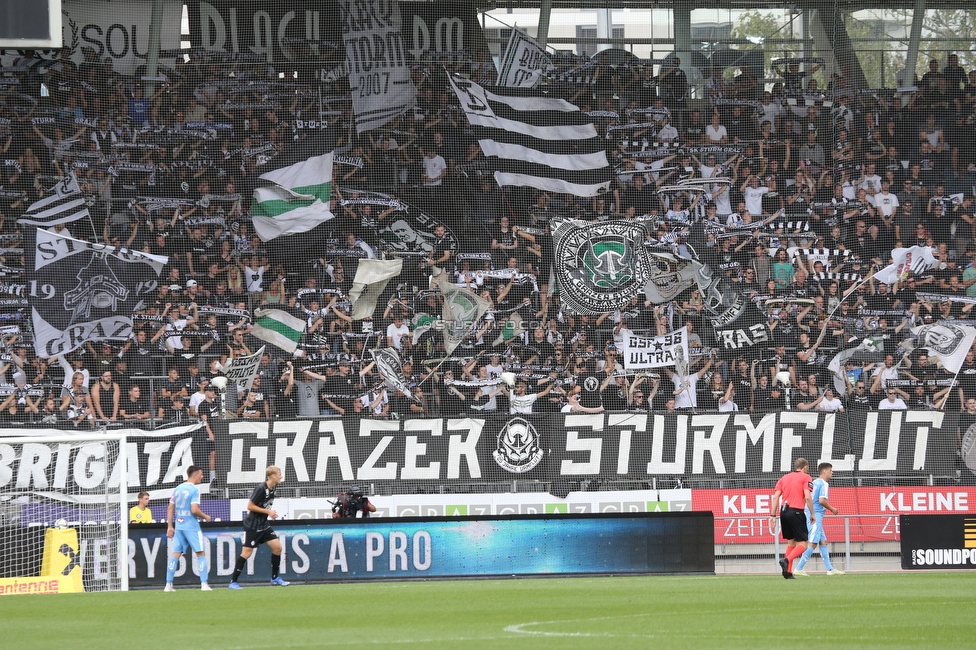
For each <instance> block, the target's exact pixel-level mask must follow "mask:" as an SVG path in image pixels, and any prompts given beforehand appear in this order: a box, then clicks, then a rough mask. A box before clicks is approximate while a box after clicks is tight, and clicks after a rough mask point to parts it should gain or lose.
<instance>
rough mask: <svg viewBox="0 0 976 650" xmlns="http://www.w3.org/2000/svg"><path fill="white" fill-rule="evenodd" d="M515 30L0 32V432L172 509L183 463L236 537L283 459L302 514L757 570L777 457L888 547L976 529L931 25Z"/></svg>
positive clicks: (211, 22)
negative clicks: (924, 529)
mask: <svg viewBox="0 0 976 650" xmlns="http://www.w3.org/2000/svg"><path fill="white" fill-rule="evenodd" d="M339 4H348V3H339ZM512 4H519V6H518V7H511V8H510V9H511V11H508V9H509V7H507V3H490V4H485V5H483V6H479V5H478V3H466V2H447V1H437V2H407V1H406V0H404V1H402V2H399V3H398V4H397V3H394V5H395V6H398V9H397V11H396V12H395V14H396V15H395V16H384V17H382V18H383V20H379V18H380V17H378V16H369V15H357V14H354V13H351V12H348V11H347V12H346V13H345V14H341V12H340V11H339V10H338V8H331V9H329V10H326V9H319V8H314V9H313V8H311V6H310V5H308V4H307V3H298V2H293V3H280V2H279V3H271V2H258V1H251V2H244V3H233V2H223V1H221V2H212V3H208V2H189V3H187V4H186V5H184V4H183V3H181V2H176V1H175V0H173V1H170V0H157V1H156V2H132V3H124V4H120V3H111V4H110V3H106V2H100V1H97V0H78V1H75V0H63V2H62V3H61V8H62V9H63V14H62V17H63V20H62V22H63V35H64V38H63V47H62V48H60V49H57V50H37V49H24V48H23V47H21V48H18V47H16V41H5V42H4V45H9V49H5V50H3V51H2V53H0V65H2V68H0V246H2V251H0V274H2V276H3V278H2V283H0V293H2V294H3V295H2V296H0V300H2V303H3V309H2V310H0V312H2V313H0V320H3V321H4V322H3V323H2V324H0V325H2V326H0V336H2V343H3V347H4V351H3V357H2V366H0V401H2V403H0V423H2V426H3V427H4V428H5V429H6V428H10V429H11V430H14V429H15V430H17V431H18V432H21V433H27V434H29V433H31V432H34V433H37V434H41V433H46V434H49V433H50V430H51V429H57V430H60V431H68V432H78V433H79V434H81V433H93V432H97V431H103V430H104V431H108V432H113V431H115V432H124V433H126V435H127V436H128V442H129V444H130V445H131V446H132V452H131V453H130V458H136V459H137V460H138V468H136V469H132V468H130V474H131V475H132V476H135V475H138V484H133V483H132V482H131V480H130V484H129V486H128V487H129V491H130V493H132V495H133V500H134V495H135V493H137V492H139V491H141V490H146V491H148V492H149V493H150V496H151V498H152V507H153V508H154V511H155V512H157V513H161V512H162V510H164V509H165V499H166V498H167V497H168V495H169V492H170V491H171V490H172V488H173V487H175V486H176V485H177V484H178V483H179V482H181V480H182V476H180V475H179V474H178V473H177V472H169V471H166V468H172V467H179V466H180V464H181V462H182V460H183V459H182V457H181V456H180V455H179V454H182V453H183V450H185V449H187V448H189V449H190V454H191V455H192V458H193V460H194V461H195V462H196V463H197V464H200V465H202V466H206V468H207V470H208V478H207V480H206V482H207V483H208V484H209V492H208V494H207V496H208V497H209V499H210V500H211V501H212V502H213V503H212V504H211V506H210V507H213V508H215V509H219V511H220V512H226V513H227V515H226V516H227V517H232V518H234V517H236V518H239V517H240V514H239V512H237V511H238V510H239V509H240V508H239V507H238V506H239V505H240V503H242V502H240V501H236V500H240V499H245V498H246V497H247V495H248V494H249V493H250V491H251V490H252V489H253V484H254V482H255V480H257V479H256V477H259V476H262V475H263V469H264V468H263V464H264V463H275V464H278V465H280V466H281V467H282V468H283V469H284V470H285V476H286V481H285V483H284V485H283V488H282V490H281V492H282V493H284V494H285V496H286V497H288V499H289V501H288V503H289V505H288V508H290V510H289V512H290V513H291V514H292V516H293V517H294V518H301V517H309V518H317V517H319V516H321V515H322V514H323V513H325V512H326V511H327V509H328V506H327V505H326V504H325V503H324V500H325V498H327V497H332V496H334V495H335V494H336V493H337V492H338V491H340V490H341V489H343V488H344V486H346V485H348V484H349V482H350V481H353V480H356V481H359V482H360V483H362V484H364V487H365V488H366V489H367V491H368V492H369V493H370V494H371V495H373V497H374V499H375V500H376V502H377V503H378V504H379V505H380V508H381V514H383V515H386V516H397V515H409V514H423V513H428V512H429V513H433V514H435V515H450V514H452V511H451V510H450V507H449V506H451V505H452V504H458V503H462V504H464V506H465V508H466V509H467V508H474V507H475V506H478V507H487V508H489V510H488V512H487V514H496V513H501V512H508V511H506V510H503V508H506V507H514V508H515V512H532V510H530V508H538V507H543V508H546V507H549V506H550V505H552V506H553V507H554V508H557V509H556V510H554V512H560V510H558V507H559V506H560V504H563V505H564V504H565V502H566V497H567V495H571V494H572V495H574V496H573V497H572V498H571V499H570V500H569V502H570V503H576V501H573V499H577V500H578V501H579V503H581V504H583V505H581V507H585V508H588V509H590V510H591V511H597V510H600V509H605V508H604V506H605V505H606V504H610V503H612V504H616V505H615V506H614V507H615V508H617V509H618V510H625V509H626V508H627V507H628V505H627V504H628V503H643V504H645V505H646V504H648V503H651V502H653V503H654V504H656V505H655V506H653V507H657V508H660V509H672V510H681V509H687V510H691V509H695V510H702V509H711V510H713V512H715V515H716V517H717V518H718V519H721V520H722V521H721V522H719V521H717V522H716V543H737V544H742V545H743V546H742V547H741V549H743V550H742V555H753V554H755V553H759V552H760V550H758V549H756V548H753V547H752V546H749V545H752V544H768V543H769V542H771V541H772V537H771V536H770V535H769V531H768V530H765V531H764V530H763V529H762V525H763V524H762V523H759V524H758V526H759V528H758V529H757V528H756V523H755V522H756V521H760V520H764V517H763V516H762V515H765V514H768V506H769V504H768V501H765V502H764V501H763V498H764V497H765V496H766V495H767V494H768V492H769V491H770V489H771V488H772V486H773V485H774V484H775V482H776V480H777V479H778V477H779V476H780V475H781V474H782V473H784V472H785V471H788V469H789V468H790V467H791V463H792V460H793V459H794V458H795V457H797V456H804V457H806V458H809V459H811V461H812V462H814V463H815V462H817V461H819V460H830V461H831V462H833V463H834V470H835V474H834V480H833V484H834V485H836V486H838V487H839V488H843V489H844V490H849V491H845V492H841V493H840V494H842V495H843V499H844V503H845V506H846V508H845V513H846V514H847V515H851V516H853V517H854V518H853V519H848V520H846V521H842V520H838V523H837V524H836V525H837V528H836V530H834V531H832V532H834V534H835V536H836V537H835V539H836V538H839V539H842V540H844V539H846V540H847V541H848V542H849V543H857V542H861V543H869V544H870V543H875V544H880V546H876V547H873V548H874V551H872V552H873V553H875V554H882V555H888V556H891V555H893V554H894V550H893V549H894V548H895V546H894V543H895V541H896V540H897V532H896V529H895V526H894V522H893V518H895V517H897V515H898V514H901V513H904V512H923V511H925V512H928V511H933V510H934V511H939V512H943V511H945V512H970V511H971V509H972V505H971V504H972V503H973V502H974V501H976V492H974V491H973V488H972V487H971V486H972V485H973V483H974V473H976V456H974V455H973V454H972V450H973V448H974V445H976V429H971V427H973V425H976V352H974V351H973V350H974V347H973V346H974V343H976V319H974V318H973V316H972V315H971V314H970V312H971V311H972V310H973V307H974V305H976V211H974V194H976V146H974V143H976V112H974V111H976V58H974V57H973V55H972V54H971V52H970V49H971V44H972V35H970V34H967V33H966V32H965V30H964V28H963V27H958V29H955V31H952V30H950V29H949V27H952V26H953V22H952V20H953V19H952V16H953V12H954V11H956V9H955V8H954V6H953V5H952V3H947V4H946V3H940V4H939V7H938V8H937V9H932V10H930V11H929V12H928V13H927V14H926V11H925V9H926V7H925V3H924V2H922V3H921V8H919V7H918V6H916V8H915V11H914V14H913V13H912V12H910V11H908V10H907V9H903V8H900V7H894V6H889V5H887V4H884V3H880V4H884V6H883V7H882V8H879V9H876V10H874V11H875V13H873V14H871V16H865V15H864V11H866V9H867V6H865V7H854V6H849V5H848V4H847V3H834V4H831V3H807V4H804V5H803V6H802V7H800V8H797V9H796V12H795V13H791V12H792V9H786V8H780V7H775V8H770V9H769V10H768V11H766V12H764V13H763V12H754V11H750V9H752V7H753V6H754V4H753V3H743V2H740V1H738V0H736V1H734V2H731V1H730V2H728V3H709V6H708V8H707V9H705V8H702V9H698V8H693V7H692V3H686V2H675V3H673V7H672V6H665V5H661V6H658V5H654V6H653V7H652V6H650V3H642V2H634V3H620V6H617V4H616V3H605V4H604V3H601V6H600V7H591V6H590V3H585V4H586V6H585V7H583V8H582V9H580V8H578V7H576V5H577V4H579V3H560V2H541V3H533V6H532V7H529V8H526V7H525V6H523V5H521V4H520V3H512ZM869 4H871V3H869ZM536 5H541V6H536ZM611 5H613V6H611ZM337 7H338V4H337ZM797 7H799V5H797ZM584 14H585V15H584ZM339 15H342V16H343V20H342V21H341V24H340V21H339V20H333V19H332V17H333V16H339ZM872 16H873V17H872ZM926 16H928V18H926ZM693 19H694V20H693ZM927 20H930V21H931V22H926V21H927ZM958 22H959V21H957V23H958ZM594 23H595V24H594ZM621 25H623V26H621ZM946 26H948V27H946ZM515 27H521V28H525V29H526V31H524V32H522V31H519V30H516V29H514V28H515ZM869 27H870V28H871V29H873V30H874V31H870V29H868V28H869ZM936 29H938V30H940V33H939V34H936V32H935V30H936ZM8 36H9V35H8ZM703 40H704V42H701V41H703ZM879 42H881V43H883V49H882V48H881V47H879V46H878V45H877V44H878V43H879ZM889 45H890V46H889ZM516 48H521V49H516ZM516 53H518V56H516V55H515V54H516ZM906 70H909V71H912V73H913V76H911V77H910V75H908V74H907V73H906V72H905V71H906ZM512 125H515V126H512ZM106 246H108V247H110V248H109V249H106ZM106 250H108V251H109V252H107V253H106ZM262 349H263V355H260V357H259V361H258V363H257V370H256V377H257V378H256V379H255V382H254V383H253V384H251V385H250V386H248V387H245V386H244V385H237V384H235V382H231V383H230V385H229V388H228V389H227V390H226V391H225V392H223V393H222V394H221V395H220V396H219V397H218V402H217V404H216V405H214V402H213V401H212V398H211V397H208V391H207V388H208V386H209V385H210V382H211V381H212V380H213V379H214V378H215V377H217V376H220V375H221V374H222V373H223V370H222V369H223V368H224V367H227V366H228V364H230V362H231V361H232V360H234V359H241V358H243V357H247V356H250V355H253V354H255V353H257V352H259V351H260V350H262ZM241 383H242V384H243V383H244V382H241ZM533 395H534V396H535V397H532V396H533ZM208 431H209V432H210V433H212V435H213V438H212V439H211V438H210V437H209V436H208V435H207V432H208ZM160 441H163V442H165V443H167V447H166V449H161V447H160V445H161V442H160ZM187 441H189V442H187ZM169 443H171V444H169ZM177 450H180V451H179V452H177ZM211 450H215V453H214V454H213V455H211V454H210V452H211ZM161 468H162V470H161ZM43 471H47V472H50V473H53V472H54V471H55V463H54V461H52V462H51V463H50V466H46V467H41V468H40V469H38V472H43ZM0 476H6V477H7V481H8V482H10V481H11V480H12V479H11V475H10V474H9V473H8V474H7V475H0ZM28 478H29V477H28ZM18 487H27V488H31V487H35V488H38V487H40V486H39V485H27V486H24V485H19V486H18ZM589 492H592V493H594V494H598V495H599V496H598V497H594V498H593V499H589V498H588V497H587V498H584V497H583V496H580V495H586V494H587V493H589ZM631 492H634V493H640V494H639V495H637V496H627V495H630V494H631ZM958 494H962V495H963V496H964V497H966V498H963V499H962V500H961V501H960V499H959V497H957V496H953V495H958ZM442 495H443V496H442ZM614 495H616V496H614ZM649 495H650V496H649ZM913 495H922V496H920V497H919V496H913ZM946 495H949V496H946ZM763 503H765V507H766V508H767V509H766V510H765V511H763V510H762V508H763ZM729 504H731V506H730V505H729ZM919 504H921V505H919ZM940 504H946V505H945V507H944V508H943V507H942V505H940ZM235 508H236V510H235ZM465 512H468V510H465ZM470 512H471V513H474V512H475V510H473V509H472V510H470ZM749 515H752V517H750V516H749ZM8 516H10V515H8ZM18 516H19V515H18ZM157 518H158V517H157ZM757 518H758V519H757ZM18 523H19V522H18ZM23 523H53V522H46V521H44V520H38V522H23ZM733 533H734V535H733ZM754 552H755V553H754ZM762 552H763V553H768V548H767V549H766V550H765V551H762Z"/></svg>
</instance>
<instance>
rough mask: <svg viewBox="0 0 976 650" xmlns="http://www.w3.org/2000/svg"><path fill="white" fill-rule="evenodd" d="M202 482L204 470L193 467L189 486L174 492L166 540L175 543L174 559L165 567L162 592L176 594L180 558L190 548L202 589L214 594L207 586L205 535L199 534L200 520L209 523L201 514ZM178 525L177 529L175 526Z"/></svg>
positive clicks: (168, 509)
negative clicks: (174, 584) (175, 583)
mask: <svg viewBox="0 0 976 650" xmlns="http://www.w3.org/2000/svg"><path fill="white" fill-rule="evenodd" d="M202 480H203V468H201V467H197V466H196V465H190V467H189V468H187V470H186V483H181V484H180V486H179V487H177V488H176V489H175V490H173V496H171V497H170V498H169V507H168V508H167V509H166V536H167V537H170V538H172V540H173V555H172V556H171V557H170V558H169V561H167V563H166V586H165V587H164V588H163V591H176V589H174V588H173V574H175V573H176V567H178V566H179V565H180V557H182V555H183V551H185V550H186V549H187V548H189V549H191V550H192V551H193V554H194V555H195V556H196V558H197V572H198V573H199V574H200V589H201V590H202V591H213V590H212V589H211V588H210V585H209V584H207V574H208V573H209V570H210V569H209V567H208V566H207V557H206V554H205V553H204V550H203V548H204V547H203V544H204V542H203V531H202V530H200V520H201V519H202V520H204V521H210V516H209V515H207V514H206V513H204V512H203V511H202V510H200V488H198V487H197V486H198V485H200V481H202ZM174 522H175V526H174Z"/></svg>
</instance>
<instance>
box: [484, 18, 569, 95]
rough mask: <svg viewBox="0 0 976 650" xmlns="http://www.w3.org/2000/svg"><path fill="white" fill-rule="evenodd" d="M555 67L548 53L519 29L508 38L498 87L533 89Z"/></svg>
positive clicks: (514, 30) (513, 31)
mask: <svg viewBox="0 0 976 650" xmlns="http://www.w3.org/2000/svg"><path fill="white" fill-rule="evenodd" d="M554 67H555V66H554V65H553V63H552V59H550V58H549V55H548V54H546V51H545V50H544V49H543V48H541V47H539V44H538V43H536V42H535V39H533V38H532V37H531V36H529V35H528V34H526V33H525V32H524V31H522V30H521V29H518V28H517V27H516V28H515V29H513V30H512V35H511V36H509V38H508V46H507V47H506V48H505V54H504V55H502V59H501V69H500V70H499V71H498V82H497V84H496V85H498V86H507V87H509V88H533V87H534V86H535V85H536V84H537V83H538V82H539V79H540V78H541V77H542V75H544V74H545V73H547V72H548V71H550V70H552V69H553V68H554Z"/></svg>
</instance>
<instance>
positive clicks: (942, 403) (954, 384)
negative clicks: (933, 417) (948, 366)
mask: <svg viewBox="0 0 976 650" xmlns="http://www.w3.org/2000/svg"><path fill="white" fill-rule="evenodd" d="M960 370H962V365H960V366H959V370H957V371H956V374H954V375H953V376H952V383H951V384H949V390H947V391H946V394H945V397H943V398H942V402H941V403H940V404H939V407H938V408H937V409H936V410H937V411H941V410H942V409H944V408H945V405H946V402H948V401H949V395H951V394H952V389H953V388H955V387H956V378H957V377H958V376H959V371H960Z"/></svg>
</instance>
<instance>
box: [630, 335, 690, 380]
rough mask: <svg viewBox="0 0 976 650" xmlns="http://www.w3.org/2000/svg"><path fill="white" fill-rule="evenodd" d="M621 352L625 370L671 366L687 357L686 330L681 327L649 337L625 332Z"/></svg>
mask: <svg viewBox="0 0 976 650" xmlns="http://www.w3.org/2000/svg"><path fill="white" fill-rule="evenodd" d="M622 352H623V355H624V368H626V369H627V370H643V369H646V368H663V367H665V366H673V365H674V364H675V361H678V362H681V361H682V360H687V359H688V330H687V329H686V328H684V327H682V328H681V329H677V330H674V331H673V332H668V333H667V334H663V335H661V336H651V337H646V336H637V335H636V334H626V335H625V336H624V344H623V350H622Z"/></svg>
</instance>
